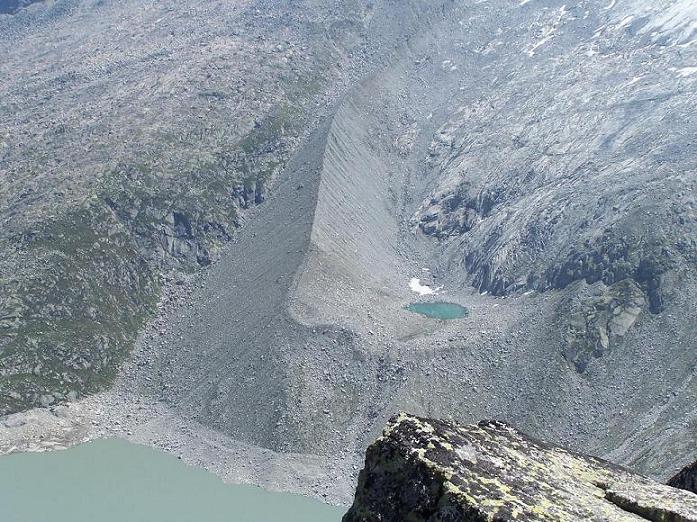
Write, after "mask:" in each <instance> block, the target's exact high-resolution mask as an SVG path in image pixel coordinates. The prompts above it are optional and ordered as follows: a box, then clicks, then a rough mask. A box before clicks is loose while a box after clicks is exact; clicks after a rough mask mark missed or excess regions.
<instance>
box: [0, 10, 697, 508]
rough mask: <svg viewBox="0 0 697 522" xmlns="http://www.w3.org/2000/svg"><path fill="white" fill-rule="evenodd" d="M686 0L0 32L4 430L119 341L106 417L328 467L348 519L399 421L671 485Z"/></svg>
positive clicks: (679, 383) (684, 242)
mask: <svg viewBox="0 0 697 522" xmlns="http://www.w3.org/2000/svg"><path fill="white" fill-rule="evenodd" d="M693 4H694V3H693V2H692V1H691V0H667V1H666V2H663V3H661V5H657V3H655V2H651V1H648V0H616V1H611V0H607V1H606V0H581V1H579V2H575V3H574V5H570V4H569V2H563V1H561V0H527V1H513V0H487V1H474V0H442V1H440V0H439V1H437V2H434V1H430V0H429V1H426V0H409V1H403V0H400V1H397V0H379V1H375V0H350V1H345V0H342V1H338V0H336V1H335V0H302V1H297V0H292V1H291V0H214V1H203V0H193V1H192V0H187V1H183V0H182V1H180V0H176V1H167V2H164V1H157V0H153V1H151V0H147V1H145V0H126V1H116V0H56V1H53V2H37V3H34V4H32V5H31V6H28V7H26V8H23V9H20V10H18V11H16V12H15V13H14V14H12V15H9V14H0V52H1V53H2V55H3V57H4V59H3V60H2V61H0V175H1V177H2V180H3V183H2V184H0V221H1V224H2V226H0V415H2V414H5V413H9V412H14V411H20V410H24V409H26V408H30V407H33V406H52V405H53V404H55V403H57V402H61V401H64V400H72V399H75V398H78V397H80V396H82V395H85V394H88V393H92V392H94V391H97V390H103V389H105V388H109V387H110V386H111V383H112V382H113V381H114V379H115V377H116V376H117V374H118V373H119V368H120V367H121V364H122V362H123V361H124V360H126V359H128V356H129V353H131V350H132V348H133V346H134V345H136V346H137V348H138V349H137V357H136V358H135V359H133V360H131V361H130V362H131V363H132V368H131V370H132V371H129V372H128V373H127V375H121V377H120V380H119V381H118V386H117V388H116V389H115V392H114V393H116V394H117V398H118V401H117V402H122V403H124V404H130V403H129V402H128V401H130V400H131V399H132V400H133V403H134V404H149V405H154V406H153V407H152V409H151V410H147V411H153V412H159V411H162V410H167V411H168V412H170V413H169V414H171V415H173V416H176V417H178V418H179V419H181V420H182V422H183V421H186V422H192V423H194V422H195V423H197V425H198V426H200V427H202V429H206V430H210V432H213V433H216V434H218V435H219V436H220V437H223V438H225V437H227V438H228V439H230V440H235V441H239V442H240V443H244V444H247V445H250V446H256V447H261V448H263V449H264V450H265V451H266V450H269V451H274V452H279V453H283V454H292V455H293V456H294V457H293V458H297V459H306V461H307V462H312V463H317V462H322V463H324V464H322V465H323V466H325V468H326V473H327V476H328V477H329V478H328V479H327V480H326V483H325V485H324V486H326V488H325V487H324V486H322V487H323V488H324V489H322V488H319V486H318V488H317V491H316V494H318V495H319V494H322V495H326V496H325V497H324V498H331V499H334V500H336V501H339V502H341V501H347V500H348V496H347V495H348V494H347V493H346V492H347V491H348V490H349V488H350V481H351V479H352V477H350V474H351V473H352V472H353V471H352V470H353V465H354V463H355V462H358V461H359V459H362V458H363V453H364V449H365V447H366V446H367V445H368V444H369V443H370V442H371V441H372V440H374V438H375V436H376V435H377V434H378V433H379V432H380V430H381V429H382V426H383V425H384V423H385V422H386V420H387V419H388V418H389V416H391V414H392V412H394V411H413V412H415V413H416V414H419V415H423V416H425V417H436V418H437V417H443V418H446V417H447V418H450V417H452V418H453V419H457V420H458V421H460V422H463V423H467V422H475V421H477V420H479V419H482V418H500V419H506V420H507V421H508V422H510V423H511V424H513V425H515V426H519V427H520V428H521V429H524V430H525V432H526V433H530V434H531V435H532V436H537V437H544V438H545V440H550V441H553V442H555V443H561V444H563V445H564V446H565V447H570V448H573V449H574V450H577V451H581V452H583V453H586V454H594V455H602V456H604V457H608V458H610V460H612V461H613V462H617V463H619V464H622V465H626V466H629V467H632V468H633V469H636V470H638V471H640V472H642V473H646V474H648V475H650V476H652V477H653V478H657V479H661V480H662V481H665V480H667V478H668V477H669V476H671V475H673V474H675V472H676V471H677V470H678V469H679V467H680V466H682V465H683V464H684V463H685V462H688V461H690V460H692V459H694V440H695V436H696V433H697V409H696V408H695V404H697V403H696V402H695V397H697V380H696V379H695V371H696V370H695V369H696V368H697V350H695V347H696V345H695V339H697V307H695V306H694V303H695V295H697V277H696V275H697V274H696V270H695V269H696V266H697V265H696V263H695V261H696V260H697V259H696V257H695V252H696V248H697V247H696V241H697V239H696V235H695V232H696V230H695V228H696V227H697V210H696V209H697V200H696V199H695V198H696V194H697V192H696V189H697V187H695V184H696V183H697V176H696V175H695V172H696V168H697V164H696V160H695V158H696V157H697V156H696V154H695V152H697V151H696V150H695V147H696V145H695V143H696V142H695V139H694V137H695V130H696V127H695V121H694V116H693V114H694V111H693V110H692V107H694V105H695V102H696V101H697V100H695V96H696V94H695V93H696V92H697V91H696V90H695V85H696V83H695V82H696V81H697V69H696V68H695V60H696V59H697V55H696V54H695V53H696V51H695V49H697V46H695V45H694V43H695V42H696V41H697V32H696V29H695V27H696V25H695V24H696V23H697V11H696V10H695V8H694V5H693ZM196 274H198V275H196ZM199 275H200V277H199ZM414 279H418V280H420V281H421V282H420V283H419V288H423V287H424V286H425V287H427V289H430V291H431V292H434V293H435V292H437V295H423V296H422V295H420V294H418V293H415V292H413V291H412V290H410V282H411V281H413V280H414ZM428 300H445V301H449V302H453V303H456V304H460V305H462V306H465V307H467V308H468V309H469V311H470V313H469V315H468V316H467V317H466V318H464V319H461V320H456V321H448V322H444V321H437V320H434V319H428V318H425V317H421V316H417V315H415V314H412V313H410V312H408V311H407V310H405V307H406V306H408V305H409V304H410V303H412V302H414V301H428ZM145 325H148V327H147V329H145V330H143V327H144V326H145ZM139 334H141V336H140V338H138V336H139ZM110 414H111V413H107V415H110ZM153 415H156V413H153ZM155 422H156V421H155V420H153V423H155ZM207 440H212V438H211V437H208V436H207ZM216 440H217V439H216ZM198 459H199V455H196V456H195V459H192V460H195V461H198ZM338 463H339V464H340V465H339V464H338Z"/></svg>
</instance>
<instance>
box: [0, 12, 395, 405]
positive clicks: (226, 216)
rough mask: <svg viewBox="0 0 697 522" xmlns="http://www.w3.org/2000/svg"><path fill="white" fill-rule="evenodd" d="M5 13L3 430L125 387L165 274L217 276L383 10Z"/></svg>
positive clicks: (362, 57)
mask: <svg viewBox="0 0 697 522" xmlns="http://www.w3.org/2000/svg"><path fill="white" fill-rule="evenodd" d="M6 4H7V3H5V4H3V11H5V12H7V11H12V12H15V11H17V12H16V13H15V14H14V15H13V16H9V15H6V16H2V15H0V48H2V52H3V55H4V56H6V57H7V59H5V60H3V63H2V65H1V66H0V67H1V68H2V73H1V75H0V76H1V78H2V79H1V80H0V98H2V101H1V102H0V114H1V115H2V119H3V122H4V123H3V125H4V127H3V128H2V129H0V132H1V134H2V136H1V137H0V140H1V141H0V170H1V171H2V176H3V180H4V182H3V186H2V188H0V194H1V196H2V197H1V199H0V215H1V216H2V219H3V227H2V232H1V233H0V270H1V271H2V274H3V277H2V279H0V284H2V298H0V325H1V328H2V330H1V331H2V338H1V339H0V393H1V394H2V397H3V399H2V401H0V414H2V413H8V412H12V411H17V410H20V409H23V408H26V407H29V406H36V405H48V404H52V403H54V402H56V401H59V400H62V399H65V398H66V397H73V398H74V397H76V396H79V395H82V394H84V393H87V392H91V391H95V390H97V389H100V388H101V387H103V386H104V385H105V384H106V383H108V382H109V381H110V380H111V379H112V378H113V376H114V374H115V372H116V369H117V368H118V366H119V364H120V362H121V361H122V360H123V358H124V357H125V355H126V354H127V353H128V351H129V348H130V347H131V346H132V345H133V342H134V339H135V336H136V334H137V332H138V331H139V330H140V329H141V327H142V325H143V324H144V322H145V321H146V319H147V318H148V317H149V316H150V315H151V314H152V312H153V310H154V304H155V303H156V302H157V299H158V295H159V286H160V283H161V281H160V274H162V273H163V272H167V271H170V270H175V271H180V272H181V271H184V272H188V271H191V270H194V269H197V268H200V267H205V266H207V265H209V264H210V263H211V261H212V259H214V257H215V255H216V252H217V251H218V250H219V248H220V247H221V246H222V245H223V244H225V243H227V242H228V241H229V240H230V239H231V237H232V236H233V235H234V231H235V229H236V227H238V226H239V224H240V220H241V219H242V215H243V214H244V212H245V211H246V210H247V209H249V208H251V207H254V206H255V205H258V204H260V203H262V202H263V201H264V199H265V197H266V194H267V187H268V186H269V185H272V184H273V180H274V178H275V176H276V175H277V174H278V172H280V171H281V170H282V168H283V166H284V165H285V163H286V162H287V160H288V158H289V156H290V153H291V151H292V150H293V149H294V147H296V146H297V143H298V142H299V141H300V140H301V138H302V136H303V135H304V134H306V133H307V132H308V129H311V128H312V126H313V121H314V120H316V119H317V116H318V114H319V112H321V110H323V109H322V108H323V107H325V106H326V105H327V104H328V103H330V100H331V99H332V98H333V97H334V96H336V94H337V93H340V92H341V89H342V85H343V83H344V82H346V81H349V80H350V79H352V78H353V77H354V76H355V74H357V72H356V71H360V70H361V69H362V68H363V67H364V66H365V64H366V63H367V62H368V61H369V57H368V56H367V53H366V49H365V43H364V41H361V39H360V38H359V35H360V33H361V32H362V31H365V28H364V27H363V24H364V19H365V17H366V16H371V15H372V11H373V10H372V8H371V7H370V6H362V5H360V6H359V5H353V4H352V3H351V2H348V3H346V2H344V3H343V4H342V6H343V7H342V8H340V9H336V10H332V11H331V16H332V22H331V24H330V25H329V26H328V27H327V26H326V24H325V20H326V19H327V16H328V13H329V11H328V10H327V7H326V6H321V5H317V6H312V8H309V6H301V5H299V4H297V3H295V2H287V3H283V2H272V3H265V2H256V3H254V5H252V6H250V5H248V2H241V1H240V2H220V3H217V4H211V3H209V2H200V3H197V4H191V3H190V2H179V3H174V4H173V3H160V4H152V5H151V4H147V5H145V4H142V3H140V2H138V1H133V2H130V3H129V2H106V3H104V2H81V1H74V0H61V1H59V2H56V3H53V2H51V3H44V4H41V5H37V6H33V7H32V8H31V9H27V10H18V9H19V7H20V6H19V5H16V6H15V5H14V4H7V5H6ZM267 4H268V5H267ZM13 6H14V8H13ZM3 11H0V13H2V12H3ZM378 11H379V9H378ZM78 27H79V30H77V29H76V28H78ZM339 35H341V36H339ZM384 36H385V37H386V38H389V36H390V33H389V31H385V35H384ZM380 38H382V36H380V37H377V38H376V40H380ZM37 45H40V46H45V48H46V51H45V52H44V53H43V54H37V53H36V46H37ZM181 64H185V65H183V66H182V65H181ZM31 78H33V79H31Z"/></svg>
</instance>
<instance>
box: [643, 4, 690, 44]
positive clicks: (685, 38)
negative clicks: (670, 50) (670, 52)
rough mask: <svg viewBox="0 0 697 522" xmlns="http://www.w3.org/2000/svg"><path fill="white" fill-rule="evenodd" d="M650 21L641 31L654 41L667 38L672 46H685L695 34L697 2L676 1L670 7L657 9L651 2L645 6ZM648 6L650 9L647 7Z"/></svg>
mask: <svg viewBox="0 0 697 522" xmlns="http://www.w3.org/2000/svg"><path fill="white" fill-rule="evenodd" d="M645 5H647V7H648V10H649V12H650V13H651V15H652V20H651V21H650V22H649V23H648V24H646V26H645V27H644V28H643V29H642V30H641V33H642V34H649V35H650V36H651V38H653V39H654V40H658V39H659V38H660V37H662V36H664V35H665V36H668V37H669V38H670V39H671V40H672V43H673V44H685V43H688V42H692V41H694V40H695V35H696V34H697V2H695V1H694V0H677V1H676V2H674V3H673V4H672V5H671V6H669V7H665V6H661V7H660V8H659V7H657V6H656V5H655V4H653V2H651V3H648V4H645ZM649 6H650V7H649Z"/></svg>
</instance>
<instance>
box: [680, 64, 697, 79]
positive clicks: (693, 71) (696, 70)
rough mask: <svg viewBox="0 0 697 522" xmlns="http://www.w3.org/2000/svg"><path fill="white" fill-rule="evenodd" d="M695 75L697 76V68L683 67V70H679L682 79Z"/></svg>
mask: <svg viewBox="0 0 697 522" xmlns="http://www.w3.org/2000/svg"><path fill="white" fill-rule="evenodd" d="M693 74H697V67H683V68H682V69H678V76H680V77H681V78H685V77H687V76H692V75H693Z"/></svg>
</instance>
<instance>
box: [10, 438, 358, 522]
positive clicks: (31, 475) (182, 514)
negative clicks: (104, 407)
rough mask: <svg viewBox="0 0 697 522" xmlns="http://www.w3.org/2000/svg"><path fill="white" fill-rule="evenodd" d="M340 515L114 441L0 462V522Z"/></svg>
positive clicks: (258, 520)
mask: <svg viewBox="0 0 697 522" xmlns="http://www.w3.org/2000/svg"><path fill="white" fill-rule="evenodd" d="M344 511H345V510H343V509H339V508H335V507H332V506H327V505H324V504H322V503H321V502H318V501H315V500H312V499H309V498H305V497H302V496H299V495H290V494H286V493H271V492H267V491H264V490H262V489H260V488H256V487H253V486H238V485H228V484H224V483H223V482H222V481H221V480H219V479H218V477H216V476H215V475H212V474H211V473H208V472H206V471H204V470H202V469H197V468H193V467H190V466H187V465H186V464H184V463H183V462H181V461H180V460H178V459H176V458H175V457H173V456H171V455H167V454H165V453H162V452H160V451H157V450H154V449H152V448H148V447H145V446H138V445H135V444H130V443H128V442H125V441H122V440H117V439H109V440H98V441H95V442H90V443H87V444H82V445H80V446H77V447H74V448H71V449H68V450H65V451H55V452H49V453H22V454H13V455H6V456H3V457H0V521H2V522H281V521H295V522H333V521H334V522H339V521H340V520H341V515H342V514H343V512H344Z"/></svg>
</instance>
